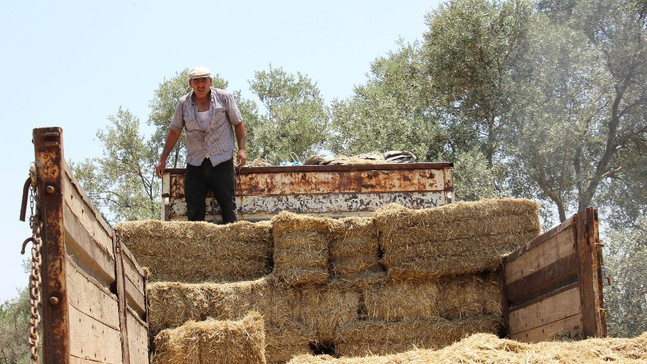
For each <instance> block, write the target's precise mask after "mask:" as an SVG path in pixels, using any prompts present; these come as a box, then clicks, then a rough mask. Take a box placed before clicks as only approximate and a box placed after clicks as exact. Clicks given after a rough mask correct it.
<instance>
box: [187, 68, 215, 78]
mask: <svg viewBox="0 0 647 364" xmlns="http://www.w3.org/2000/svg"><path fill="white" fill-rule="evenodd" d="M206 77H211V71H209V69H208V68H207V67H204V66H197V67H193V69H192V70H191V71H189V79H191V80H194V79H196V78H206Z"/></svg>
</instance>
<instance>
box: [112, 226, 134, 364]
mask: <svg viewBox="0 0 647 364" xmlns="http://www.w3.org/2000/svg"><path fill="white" fill-rule="evenodd" d="M112 244H113V247H114V249H115V264H116V269H115V271H116V274H115V275H116V279H117V281H116V288H117V303H118V310H119V330H120V339H121V355H122V361H123V363H124V364H130V348H129V340H128V327H127V325H128V324H127V321H126V316H127V314H128V306H127V303H126V277H125V274H124V262H123V256H122V252H121V241H120V240H119V235H117V234H114V235H113V243H112Z"/></svg>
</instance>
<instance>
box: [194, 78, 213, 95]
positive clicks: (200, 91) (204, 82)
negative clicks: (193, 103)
mask: <svg viewBox="0 0 647 364" xmlns="http://www.w3.org/2000/svg"><path fill="white" fill-rule="evenodd" d="M211 82H212V81H211V77H203V78H194V79H192V80H189V86H191V88H192V89H193V92H194V93H195V94H196V95H197V96H198V97H205V96H207V95H208V94H209V87H211Z"/></svg>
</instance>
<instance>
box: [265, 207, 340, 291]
mask: <svg viewBox="0 0 647 364" xmlns="http://www.w3.org/2000/svg"><path fill="white" fill-rule="evenodd" d="M330 221H331V219H325V218H318V217H312V216H308V215H297V214H294V213H291V212H287V211H282V212H281V213H279V214H278V215H276V216H274V217H273V218H272V220H271V223H272V236H273V238H274V274H275V275H276V276H277V277H278V278H280V279H281V280H283V281H284V282H286V283H287V284H290V285H301V284H322V283H326V282H327V281H328V278H329V273H328V261H329V244H330Z"/></svg>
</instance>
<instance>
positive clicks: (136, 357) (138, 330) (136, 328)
mask: <svg viewBox="0 0 647 364" xmlns="http://www.w3.org/2000/svg"><path fill="white" fill-rule="evenodd" d="M127 320H128V323H127V327H128V338H129V339H130V341H129V345H128V347H129V348H130V362H131V363H135V364H142V363H148V358H149V354H150V353H149V351H150V350H149V347H148V324H146V323H145V322H143V321H142V320H140V319H139V317H138V314H137V313H136V312H133V311H132V310H128V317H127Z"/></svg>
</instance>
